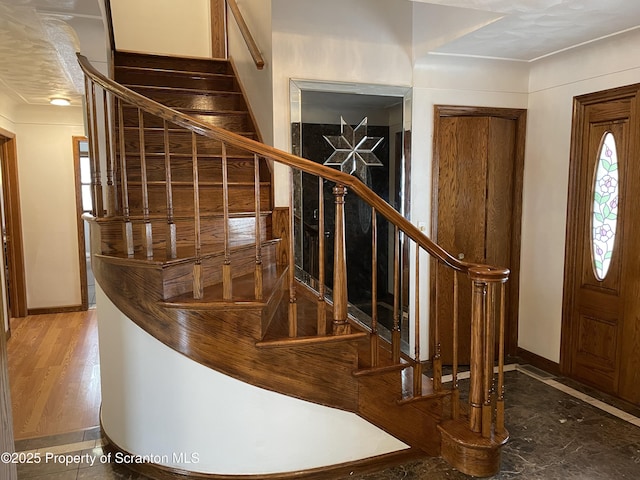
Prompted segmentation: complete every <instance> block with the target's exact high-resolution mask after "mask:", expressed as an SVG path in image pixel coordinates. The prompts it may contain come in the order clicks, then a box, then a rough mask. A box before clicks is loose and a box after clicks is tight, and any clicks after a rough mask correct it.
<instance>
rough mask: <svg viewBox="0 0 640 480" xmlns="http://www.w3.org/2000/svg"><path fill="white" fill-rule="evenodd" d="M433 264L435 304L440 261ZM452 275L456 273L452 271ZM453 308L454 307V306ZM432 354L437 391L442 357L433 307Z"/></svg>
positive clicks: (439, 383)
mask: <svg viewBox="0 0 640 480" xmlns="http://www.w3.org/2000/svg"><path fill="white" fill-rule="evenodd" d="M433 263H434V265H435V272H436V273H435V291H436V302H435V303H436V305H438V304H439V303H438V299H437V297H438V295H439V293H440V285H439V282H438V278H439V272H440V268H439V265H440V263H439V262H438V261H435V262H433ZM453 275H454V276H455V275H456V273H455V272H454V274H453ZM454 308H455V307H454ZM433 349H434V352H433V356H432V357H431V363H432V368H433V391H434V392H439V391H441V390H442V357H441V356H440V315H438V309H437V308H436V309H435V315H434V319H433Z"/></svg>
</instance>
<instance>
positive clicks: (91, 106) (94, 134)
mask: <svg viewBox="0 0 640 480" xmlns="http://www.w3.org/2000/svg"><path fill="white" fill-rule="evenodd" d="M84 91H85V95H86V99H87V123H88V128H89V130H90V132H91V134H90V135H89V151H90V152H91V187H92V188H91V189H92V191H93V210H92V212H93V215H94V216H95V217H97V218H100V217H103V216H104V208H103V197H102V180H101V175H100V171H101V169H100V151H99V150H100V149H99V148H98V145H96V144H95V142H96V139H97V138H98V120H97V115H98V112H97V111H96V86H95V84H94V83H93V82H91V84H89V79H88V78H86V77H85V89H84Z"/></svg>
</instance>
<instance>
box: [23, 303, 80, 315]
mask: <svg viewBox="0 0 640 480" xmlns="http://www.w3.org/2000/svg"><path fill="white" fill-rule="evenodd" d="M85 310H87V309H86V308H84V307H83V306H82V305H68V306H66V307H47V308H29V309H27V315H49V314H52V313H73V312H83V311H85Z"/></svg>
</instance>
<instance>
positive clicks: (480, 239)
mask: <svg viewBox="0 0 640 480" xmlns="http://www.w3.org/2000/svg"><path fill="white" fill-rule="evenodd" d="M517 128H518V126H517V120H515V119H512V118H500V117H496V116H492V115H488V114H487V115H480V116H464V115H460V116H446V117H442V118H440V119H439V120H438V128H437V137H436V139H435V142H436V161H437V172H436V174H437V211H436V220H435V224H434V230H435V238H436V240H437V242H438V243H439V244H440V245H441V246H442V247H443V248H445V249H446V250H447V251H449V252H450V253H452V254H454V255H456V256H458V258H460V259H463V260H465V261H468V262H477V263H489V264H492V265H496V266H502V267H507V268H511V265H512V261H511V257H512V243H513V233H514V228H513V207H514V205H513V202H514V177H515V164H516V150H517V145H516V132H517ZM436 275H437V278H436V279H434V280H435V285H437V290H438V293H437V295H436V305H435V308H436V312H435V313H436V316H437V317H436V318H437V321H438V324H439V328H440V340H441V354H442V359H443V362H444V363H445V364H450V363H451V361H452V337H453V329H452V322H451V319H452V317H453V274H452V272H451V269H449V268H444V267H442V266H439V267H438V269H437V272H436ZM508 298H509V295H507V302H508ZM508 310H509V305H507V311H508ZM458 312H459V349H458V360H459V363H460V364H468V363H469V358H470V337H471V288H470V284H469V283H468V282H465V281H464V280H462V281H460V292H459V309H458Z"/></svg>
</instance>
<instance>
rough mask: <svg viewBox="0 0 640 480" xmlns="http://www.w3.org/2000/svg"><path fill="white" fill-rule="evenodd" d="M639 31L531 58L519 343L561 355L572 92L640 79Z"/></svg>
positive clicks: (535, 350) (545, 353) (556, 356)
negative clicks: (560, 52) (532, 59)
mask: <svg viewBox="0 0 640 480" xmlns="http://www.w3.org/2000/svg"><path fill="white" fill-rule="evenodd" d="M639 48H640V32H638V31H637V30H636V31H632V32H629V33H627V34H625V35H620V36H617V37H612V38H609V39H606V40H603V41H600V42H598V43H592V44H589V45H586V46H583V47H581V48H577V49H574V50H570V51H567V52H564V53H562V54H559V55H555V56H553V57H549V58H547V59H544V60H540V61H538V62H536V63H534V64H533V65H532V68H531V78H530V87H529V91H530V93H529V104H528V109H529V111H528V117H527V127H528V128H527V146H526V154H525V170H524V193H523V195H524V197H523V212H522V215H523V218H522V256H521V266H520V324H519V338H518V345H519V346H520V347H521V348H524V349H525V350H528V351H530V352H533V353H536V354H538V355H540V356H542V357H544V358H547V359H549V360H551V361H554V362H558V361H559V359H560V329H561V323H562V289H563V278H564V277H563V275H564V248H565V233H566V223H567V222H566V209H567V189H568V177H569V148H570V141H571V118H572V105H573V97H574V96H576V95H581V94H585V93H591V92H596V91H599V90H604V89H608V88H613V87H620V86H623V85H629V84H633V83H638V82H640V57H639V56H638V54H637V52H638V49H639Z"/></svg>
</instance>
